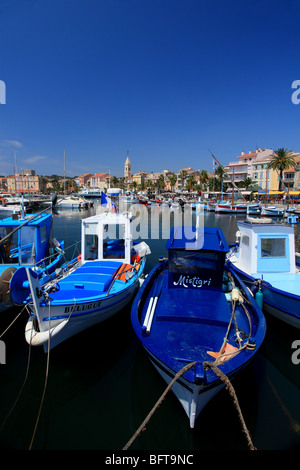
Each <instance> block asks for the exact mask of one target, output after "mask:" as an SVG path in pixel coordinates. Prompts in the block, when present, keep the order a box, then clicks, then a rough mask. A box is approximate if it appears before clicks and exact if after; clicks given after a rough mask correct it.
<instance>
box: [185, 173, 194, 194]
mask: <svg viewBox="0 0 300 470" xmlns="http://www.w3.org/2000/svg"><path fill="white" fill-rule="evenodd" d="M195 184H196V180H195V177H194V175H189V176H188V178H187V185H186V186H187V190H188V191H191V190H192V189H193V188H194V186H195Z"/></svg>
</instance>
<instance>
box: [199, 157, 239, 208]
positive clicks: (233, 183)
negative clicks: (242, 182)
mask: <svg viewBox="0 0 300 470" xmlns="http://www.w3.org/2000/svg"><path fill="white" fill-rule="evenodd" d="M208 151H209V152H210V153H211V154H212V156H213V158H214V159H215V160H216V162H217V163H218V165H219V166H221V167H222V168H223V170H224V171H225V173H228V171H227V170H226V169H225V168H224V167H223V165H221V163H219V162H218V160H217V159H216V157H215V156H214V154H213V153H212V152H211V151H210V150H209V149H208ZM233 171H234V168H233ZM232 185H233V186H234V187H235V189H237V190H238V192H239V193H240V195H241V196H242V198H243V199H244V201H246V199H245V198H244V196H243V194H242V193H241V191H240V190H239V188H238V187H237V185H236V184H235V182H234V181H233V180H232Z"/></svg>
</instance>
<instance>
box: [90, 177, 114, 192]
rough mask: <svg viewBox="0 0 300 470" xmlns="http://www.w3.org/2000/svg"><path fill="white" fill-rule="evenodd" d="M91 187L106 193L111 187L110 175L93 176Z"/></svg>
mask: <svg viewBox="0 0 300 470" xmlns="http://www.w3.org/2000/svg"><path fill="white" fill-rule="evenodd" d="M89 182H90V184H89V187H90V188H98V189H101V190H102V191H104V189H105V188H107V187H108V185H109V174H108V173H96V174H94V175H91V176H90V178H89Z"/></svg>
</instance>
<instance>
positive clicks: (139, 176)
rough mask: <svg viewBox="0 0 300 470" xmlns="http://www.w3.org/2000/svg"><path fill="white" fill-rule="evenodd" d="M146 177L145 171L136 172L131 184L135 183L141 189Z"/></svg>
mask: <svg viewBox="0 0 300 470" xmlns="http://www.w3.org/2000/svg"><path fill="white" fill-rule="evenodd" d="M147 175H148V173H146V172H145V171H138V172H137V173H135V174H134V175H133V177H132V179H133V182H134V183H136V185H137V186H140V187H143V186H144V184H145V180H146V177H147Z"/></svg>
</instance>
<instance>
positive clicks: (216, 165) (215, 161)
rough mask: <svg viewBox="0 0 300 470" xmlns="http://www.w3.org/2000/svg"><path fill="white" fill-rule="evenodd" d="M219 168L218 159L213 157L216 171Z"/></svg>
mask: <svg viewBox="0 0 300 470" xmlns="http://www.w3.org/2000/svg"><path fill="white" fill-rule="evenodd" d="M217 168H219V164H218V162H217V160H216V159H215V158H214V157H213V171H215V170H216V169H217Z"/></svg>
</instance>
